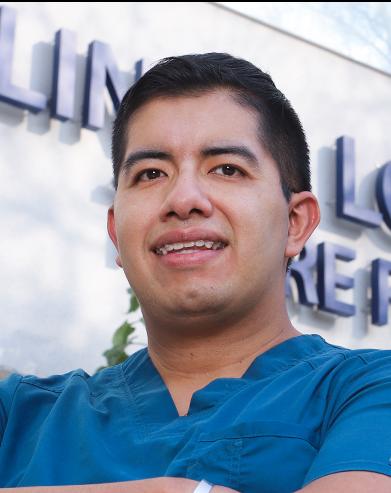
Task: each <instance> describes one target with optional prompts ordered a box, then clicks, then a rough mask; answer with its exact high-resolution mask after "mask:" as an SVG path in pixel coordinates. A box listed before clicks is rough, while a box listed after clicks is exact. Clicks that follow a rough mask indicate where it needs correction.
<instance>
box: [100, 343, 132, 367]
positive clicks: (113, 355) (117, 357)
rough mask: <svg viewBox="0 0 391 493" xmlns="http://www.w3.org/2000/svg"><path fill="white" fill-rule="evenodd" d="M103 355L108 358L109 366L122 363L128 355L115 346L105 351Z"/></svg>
mask: <svg viewBox="0 0 391 493" xmlns="http://www.w3.org/2000/svg"><path fill="white" fill-rule="evenodd" d="M103 356H104V357H105V358H106V359H107V364H108V366H114V365H117V364H118V363H122V361H124V360H125V359H126V358H127V357H128V355H127V354H126V353H125V351H123V350H122V349H120V348H118V347H113V348H111V349H108V350H107V351H105V352H104V353H103Z"/></svg>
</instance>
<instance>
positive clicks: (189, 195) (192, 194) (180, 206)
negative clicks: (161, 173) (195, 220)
mask: <svg viewBox="0 0 391 493" xmlns="http://www.w3.org/2000/svg"><path fill="white" fill-rule="evenodd" d="M212 213H213V205H212V202H211V200H210V198H209V196H208V194H207V193H206V190H205V185H204V184H203V183H202V180H201V178H200V177H197V176H196V174H195V173H194V172H191V171H188V172H183V173H180V174H178V176H177V177H176V178H175V179H174V181H173V183H172V186H171V187H170V189H169V191H168V193H167V195H166V196H165V199H164V202H163V203H162V206H161V209H160V214H159V217H160V219H161V220H162V221H167V219H168V218H170V217H176V218H178V219H180V220H186V219H189V218H190V217H191V215H192V214H194V215H199V216H203V217H210V216H211V215H212Z"/></svg>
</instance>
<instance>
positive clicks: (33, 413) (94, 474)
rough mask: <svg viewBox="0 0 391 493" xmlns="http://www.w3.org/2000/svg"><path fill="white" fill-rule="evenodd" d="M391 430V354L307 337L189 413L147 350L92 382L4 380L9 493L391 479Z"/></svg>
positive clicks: (2, 433)
mask: <svg viewBox="0 0 391 493" xmlns="http://www.w3.org/2000/svg"><path fill="white" fill-rule="evenodd" d="M390 430H391V351H379V350H355V351H352V350H348V349H345V348H341V347H337V346H333V345H330V344H328V343H327V342H325V341H324V340H323V339H322V338H321V337H319V336H317V335H302V336H298V337H295V338H292V339H289V340H287V341H285V342H283V343H281V344H279V345H277V346H275V347H273V348H272V349H270V350H268V351H266V352H265V353H263V354H261V355H260V356H258V357H257V358H256V359H255V360H254V362H253V363H252V364H251V366H250V367H249V369H248V370H247V371H246V373H245V374H244V375H243V377H242V378H219V379H217V380H214V381H213V382H211V383H210V384H208V385H207V386H206V387H204V388H202V389H201V390H198V391H197V392H195V393H194V395H193V397H192V400H191V405H190V409H189V412H188V414H187V415H186V416H178V412H177V410H176V408H175V405H174V403H173V401H172V399H171V396H170V394H169V392H168V390H167V387H166V386H165V384H164V382H163V381H162V379H161V377H160V375H159V373H158V371H157V370H156V368H155V367H154V365H153V363H152V361H151V359H150V358H149V355H148V351H147V350H146V349H143V350H141V351H138V352H137V353H135V354H133V355H132V356H130V357H129V358H128V359H127V360H126V361H125V362H124V363H122V364H120V365H118V366H115V367H113V368H108V369H106V370H103V371H101V372H99V373H98V374H96V375H94V376H92V377H90V376H89V375H87V374H86V373H85V372H83V371H82V370H78V371H74V372H71V373H67V374H65V375H61V376H52V377H50V378H37V377H33V376H27V377H21V376H18V375H14V376H11V377H10V378H8V379H7V380H5V381H3V382H0V441H1V444H0V486H2V487H12V486H29V485H31V486H34V485H66V484H85V483H104V482H116V481H127V480H132V479H143V478H151V477H156V476H179V477H187V478H191V479H195V480H200V479H202V478H204V479H207V480H208V481H210V482H212V483H216V484H220V485H224V486H228V487H231V488H233V489H236V490H238V491H240V492H242V493H291V492H292V491H295V490H297V489H299V488H301V487H303V485H305V484H307V483H309V482H311V481H312V480H314V479H316V478H319V477H321V476H324V475H327V474H331V473H335V472H340V471H352V470H364V471H374V472H378V473H382V474H387V475H391V431H390Z"/></svg>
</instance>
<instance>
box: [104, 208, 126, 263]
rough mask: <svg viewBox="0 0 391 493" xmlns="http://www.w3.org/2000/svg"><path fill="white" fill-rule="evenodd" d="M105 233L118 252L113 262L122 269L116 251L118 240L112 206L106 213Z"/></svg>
mask: <svg viewBox="0 0 391 493" xmlns="http://www.w3.org/2000/svg"><path fill="white" fill-rule="evenodd" d="M107 232H108V233H109V236H110V238H111V241H112V242H113V243H114V246H115V248H116V250H117V252H118V255H117V258H116V259H115V262H116V264H117V265H118V267H122V262H121V258H120V256H119V251H118V240H117V232H116V229H115V216H114V206H113V205H112V206H111V207H110V208H109V210H108V211H107Z"/></svg>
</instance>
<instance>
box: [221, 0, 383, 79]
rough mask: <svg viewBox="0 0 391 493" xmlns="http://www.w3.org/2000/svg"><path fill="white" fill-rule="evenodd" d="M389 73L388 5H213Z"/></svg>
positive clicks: (225, 3)
mask: <svg viewBox="0 0 391 493" xmlns="http://www.w3.org/2000/svg"><path fill="white" fill-rule="evenodd" d="M216 3H218V4H220V5H224V6H226V7H229V8H231V9H233V10H237V11H239V12H242V13H244V14H246V15H249V16H250V17H253V18H255V19H259V20H261V21H263V22H265V23H267V24H270V25H272V26H275V27H278V28H280V29H283V30H285V31H288V32H290V33H293V34H295V35H297V36H300V37H302V38H304V39H307V40H309V41H312V42H314V43H317V44H320V45H322V46H325V47H327V48H329V49H331V50H334V51H337V52H339V53H342V54H344V55H346V56H348V57H350V58H353V59H355V60H357V61H360V62H362V63H366V64H368V65H371V66H373V67H375V68H377V69H380V70H384V71H386V72H389V73H391V2H278V3H277V2H262V3H261V2H216Z"/></svg>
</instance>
